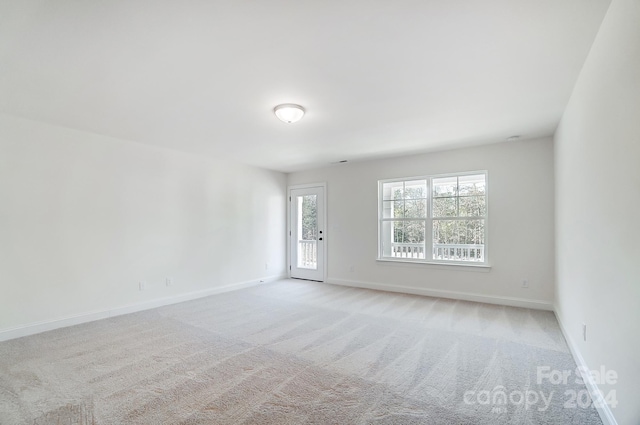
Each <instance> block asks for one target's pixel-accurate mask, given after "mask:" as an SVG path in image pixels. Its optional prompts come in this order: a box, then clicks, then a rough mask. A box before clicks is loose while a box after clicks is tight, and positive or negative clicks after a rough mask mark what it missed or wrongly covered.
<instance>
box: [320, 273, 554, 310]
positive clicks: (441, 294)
mask: <svg viewBox="0 0 640 425" xmlns="http://www.w3.org/2000/svg"><path fill="white" fill-rule="evenodd" d="M326 282H327V283H331V284H334V285H342V286H352V287H355V288H366V289H377V290H379V291H389V292H400V293H405V294H414V295H425V296H428V297H437V298H450V299H454V300H463V301H475V302H480V303H488V304H498V305H507V306H511V307H524V308H533V309H536V310H548V311H553V304H552V303H550V302H546V301H539V300H529V299H525V298H512V297H495V296H491V295H481V294H474V293H470V292H457V291H443V290H440V289H427V288H415V287H412V286H401V285H389V284H385V283H374V282H362V281H356V280H343V279H328V280H327V281H326Z"/></svg>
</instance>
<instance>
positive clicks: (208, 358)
mask: <svg viewBox="0 0 640 425" xmlns="http://www.w3.org/2000/svg"><path fill="white" fill-rule="evenodd" d="M537 366H549V367H550V368H551V369H552V370H560V371H563V370H573V371H575V367H576V365H575V363H574V361H573V359H572V357H571V356H570V354H569V352H568V349H567V345H566V343H565V341H564V339H563V337H562V334H561V332H560V329H559V328H558V324H557V322H556V319H555V317H554V315H553V314H552V313H550V312H543V311H535V310H527V309H518V308H510V307H501V306H494V305H488V304H478V303H471V302H464V301H453V300H446V299H438V298H428V297H421V296H413V295H402V294H393V293H387V292H379V291H370V290H364V289H355V288H345V287H339V286H332V285H328V284H321V283H314V282H305V281H295V280H284V281H280V282H276V283H272V284H266V285H263V286H258V287H253V288H250V289H246V290H242V291H236V292H231V293H226V294H221V295H216V296H212V297H208V298H203V299H200V300H196V301H191V302H186V303H182V304H176V305H172V306H167V307H163V308H158V309H155V310H149V311H145V312H141V313H136V314H130V315H126V316H120V317H115V318H112V319H107V320H101V321H97V322H92V323H87V324H83V325H79V326H74V327H69V328H65V329H59V330H56V331H51V332H47V333H43V334H39V335H34V336H30V337H26V338H20V339H16V340H12V341H6V342H3V343H0V423H2V424H12V425H13V424H36V425H40V424H98V425H104V424H302V423H313V424H369V423H371V424H581V425H584V424H587V425H590V424H601V422H600V419H599V418H598V415H597V413H596V411H595V409H594V408H593V407H588V408H582V407H576V408H570V407H565V403H566V402H567V401H568V400H569V399H568V397H567V396H566V395H565V391H581V390H584V385H580V384H576V383H575V382H574V379H570V380H569V382H568V384H567V385H552V384H551V383H549V382H548V380H545V381H544V382H543V383H542V384H538V383H537ZM483 391H485V392H484V393H483ZM487 391H488V392H487ZM500 391H504V392H505V394H506V395H507V400H506V403H502V401H504V398H502V397H500V396H499V392H500ZM527 391H529V393H526V392H527ZM533 391H536V392H538V394H539V393H540V391H542V392H543V394H544V395H545V397H548V396H549V394H551V393H552V392H553V394H552V396H551V401H550V403H549V405H548V408H547V409H546V410H539V409H543V408H544V406H545V404H544V403H543V401H539V402H537V403H535V404H533V403H528V404H527V403H525V402H521V403H519V401H520V399H519V397H518V393H519V392H520V393H521V394H524V395H527V394H528V397H529V400H530V401H533ZM509 397H510V398H511V399H509ZM465 400H466V401H465ZM487 400H490V401H491V402H490V403H486V401H487ZM494 401H495V403H494ZM569 401H570V400H569Z"/></svg>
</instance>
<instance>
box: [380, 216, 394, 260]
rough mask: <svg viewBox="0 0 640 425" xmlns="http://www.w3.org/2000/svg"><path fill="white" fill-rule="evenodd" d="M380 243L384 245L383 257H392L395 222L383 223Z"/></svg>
mask: <svg viewBox="0 0 640 425" xmlns="http://www.w3.org/2000/svg"><path fill="white" fill-rule="evenodd" d="M380 243H381V244H382V256H383V257H391V256H392V247H393V222H392V221H383V222H382V234H381V235H380Z"/></svg>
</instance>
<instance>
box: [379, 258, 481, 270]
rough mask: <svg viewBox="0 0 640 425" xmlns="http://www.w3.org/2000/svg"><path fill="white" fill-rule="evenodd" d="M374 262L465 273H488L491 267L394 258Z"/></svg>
mask: <svg viewBox="0 0 640 425" xmlns="http://www.w3.org/2000/svg"><path fill="white" fill-rule="evenodd" d="M376 261H379V262H381V263H389V265H392V264H413V265H417V266H427V267H433V266H442V267H443V269H457V268H460V270H467V271H471V270H477V271H490V270H491V265H489V264H473V263H468V264H465V263H445V262H439V261H424V260H407V259H396V258H376Z"/></svg>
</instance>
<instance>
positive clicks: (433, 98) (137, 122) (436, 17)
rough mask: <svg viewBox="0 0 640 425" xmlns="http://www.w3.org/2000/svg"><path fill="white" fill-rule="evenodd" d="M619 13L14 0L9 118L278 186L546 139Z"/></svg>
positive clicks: (540, 7) (548, 3) (3, 103)
mask: <svg viewBox="0 0 640 425" xmlns="http://www.w3.org/2000/svg"><path fill="white" fill-rule="evenodd" d="M608 5H609V0H486V1H472V0H464V1H463V0H440V1H435V0H415V1H411V0H406V1H401V0H397V1H392V0H387V1H382V0H367V1H365V0H342V1H333V0H324V1H322V0H316V1H312V0H307V1H304V0H303V1H301V0H295V1H294V0H271V1H258V0H253V1H250V0H226V1H220V0H186V1H185V0H182V1H175V0H172V1H168V0H153V1H136V0H91V1H80V0H6V1H2V2H0V112H3V113H6V114H10V115H16V116H21V117H25V118H29V119H34V120H39V121H43V122H47V123H51V124H56V125H62V126H66V127H71V128H76V129H81V130H87V131H91V132H95V133H100V134H105V135H109V136H114V137H118V138H123V139H128V140H133V141H137V142H142V143H147V144H152V145H158V146H165V147H169V148H173V149H178V150H183V151H187V152H192V153H196V154H201V155H207V156H210V157H214V158H229V159H234V160H238V161H242V162H245V163H248V164H253V165H258V166H262V167H266V168H271V169H275V170H280V171H295V170H300V169H305V168H311V167H316V166H322V165H326V164H328V163H330V162H334V161H339V160H342V159H348V160H350V161H353V160H362V159H367V158H374V157H382V156H392V155H393V156H395V155H400V154H407V153H412V152H425V151H429V150H438V149H443V148H448V147H458V146H470V145H474V144H483V143H491V142H498V141H503V140H504V139H505V138H507V137H509V136H511V135H514V134H519V135H523V137H527V138H531V137H538V136H547V135H551V134H552V133H553V132H554V130H555V128H556V126H557V124H558V122H559V120H560V117H561V114H562V112H563V110H564V107H565V105H566V104H567V101H568V100H569V96H570V94H571V90H572V88H573V85H574V83H575V81H576V78H577V76H578V73H579V71H580V69H581V68H582V64H583V63H584V61H585V58H586V56H587V53H588V51H589V49H590V46H591V43H592V42H593V40H594V38H595V35H596V33H597V30H598V27H599V25H600V22H601V21H602V18H603V17H604V14H605V13H606V10H607V7H608ZM279 103H299V104H301V105H303V106H304V107H305V108H306V109H307V115H305V117H304V118H303V119H302V120H301V121H300V122H298V123H296V124H291V125H288V124H284V123H282V122H280V121H278V119H276V117H275V116H274V115H273V113H272V109H273V107H274V106H275V105H277V104H279Z"/></svg>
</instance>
